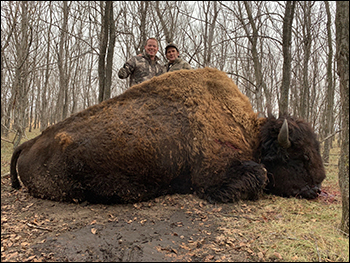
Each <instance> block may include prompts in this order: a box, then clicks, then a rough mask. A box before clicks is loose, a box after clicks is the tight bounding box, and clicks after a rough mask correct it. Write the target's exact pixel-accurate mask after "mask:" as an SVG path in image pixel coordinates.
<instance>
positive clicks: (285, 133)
mask: <svg viewBox="0 0 350 263" xmlns="http://www.w3.org/2000/svg"><path fill="white" fill-rule="evenodd" d="M278 143H279V144H280V145H281V146H282V147H283V148H285V149H287V148H289V147H290V141H289V130H288V122H287V119H284V122H283V125H282V127H281V130H280V133H279V134H278Z"/></svg>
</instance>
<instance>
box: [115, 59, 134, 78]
mask: <svg viewBox="0 0 350 263" xmlns="http://www.w3.org/2000/svg"><path fill="white" fill-rule="evenodd" d="M135 67H136V59H135V57H132V58H131V59H130V60H128V61H127V62H125V64H124V66H123V67H122V68H121V69H120V70H119V72H118V76H119V77H120V78H122V79H126V78H127V77H129V76H130V75H131V74H132V73H133V72H134V70H135Z"/></svg>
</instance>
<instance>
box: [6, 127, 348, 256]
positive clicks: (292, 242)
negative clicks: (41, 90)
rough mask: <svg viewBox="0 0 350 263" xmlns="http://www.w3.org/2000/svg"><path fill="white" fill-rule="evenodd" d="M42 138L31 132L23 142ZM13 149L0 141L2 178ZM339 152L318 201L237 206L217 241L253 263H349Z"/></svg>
mask: <svg viewBox="0 0 350 263" xmlns="http://www.w3.org/2000/svg"><path fill="white" fill-rule="evenodd" d="M39 133H40V132H39V131H38V130H36V131H34V132H31V133H27V138H25V139H23V141H25V140H27V139H30V138H33V137H35V136H36V135H38V134H39ZM10 139H11V138H10ZM12 150H13V145H12V144H10V143H8V142H5V141H2V143H1V175H2V176H3V175H4V174H7V173H9V163H10V158H11V154H12ZM339 153H340V149H339V148H334V149H332V150H331V155H330V165H329V166H326V172H327V178H326V179H325V181H324V183H323V192H322V194H321V196H320V197H319V198H318V199H317V200H312V201H308V200H304V199H295V198H281V197H277V196H271V195H265V196H264V197H263V198H262V199H261V200H259V201H255V202H239V203H238V204H235V205H232V211H231V212H229V213H228V214H224V215H222V214H218V217H219V218H218V219H219V221H220V222H221V227H220V230H221V231H222V235H221V236H219V240H217V241H220V242H224V243H225V244H226V245H227V246H230V247H232V249H235V250H238V251H246V252H248V253H249V254H250V259H249V260H252V261H268V262H270V261H282V262H286V261H289V262H298V261H321V262H324V261H327V262H348V261H349V238H348V236H347V235H344V234H343V233H342V232H341V231H340V229H339V223H340V220H341V209H342V207H341V196H340V191H339V186H338V166H337V164H338V159H339Z"/></svg>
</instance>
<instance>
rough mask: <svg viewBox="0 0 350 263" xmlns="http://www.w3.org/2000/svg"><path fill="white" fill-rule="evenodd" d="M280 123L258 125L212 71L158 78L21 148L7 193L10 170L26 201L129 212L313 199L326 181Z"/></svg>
mask: <svg viewBox="0 0 350 263" xmlns="http://www.w3.org/2000/svg"><path fill="white" fill-rule="evenodd" d="M285 117H286V118H287V119H288V123H290V125H289V128H288V126H287V128H286V129H284V130H286V131H287V132H288V130H290V134H287V136H281V135H280V133H279V131H280V129H281V126H282V123H283V120H284V118H279V119H275V118H274V117H272V116H270V117H269V118H258V117H257V113H254V111H253V109H252V106H251V104H250V102H249V100H248V98H247V97H246V96H244V95H243V94H242V93H241V92H240V91H239V89H238V88H237V86H236V85H235V84H234V83H233V81H232V80H231V79H230V78H228V77H227V76H226V74H225V73H224V72H221V71H218V70H216V69H210V68H205V69H197V70H180V71H177V72H171V73H166V74H163V75H161V76H159V77H154V78H152V79H151V80H149V81H146V82H143V83H141V84H138V85H135V86H133V87H131V88H130V89H129V90H127V91H125V92H124V93H123V94H121V95H119V96H117V97H114V98H112V99H109V100H107V101H104V102H102V103H100V104H98V105H95V106H92V107H90V108H88V109H86V110H83V111H81V112H79V113H77V114H74V115H72V116H71V117H69V118H67V119H65V120H63V121H61V122H59V123H57V124H55V125H52V126H51V127H49V128H47V129H46V130H45V131H43V132H42V134H41V135H39V136H37V137H36V138H34V139H32V140H30V141H27V142H25V143H23V144H22V145H20V146H19V147H18V148H17V149H16V150H15V151H14V153H13V156H12V160H11V179H12V186H13V187H14V188H16V189H18V188H20V182H19V179H18V176H17V170H18V174H19V177H20V179H21V181H22V183H23V184H24V185H25V186H26V187H27V188H28V191H29V193H30V194H32V195H33V196H35V197H40V198H45V199H51V200H56V201H70V202H71V201H84V200H88V201H90V202H100V203H130V202H139V201H145V200H148V199H151V198H154V197H157V196H160V195H164V194H172V193H191V192H195V193H196V194H198V195H199V196H200V197H201V198H205V199H207V200H208V201H210V202H233V201H237V200H241V199H250V200H255V199H257V198H259V196H260V194H261V193H262V192H263V190H264V188H265V186H266V187H267V188H266V189H265V190H267V191H269V192H271V193H274V194H278V195H282V196H300V197H305V198H313V197H315V195H314V194H312V191H314V192H316V193H317V191H318V190H319V187H320V184H321V182H322V180H323V179H324V178H325V174H324V169H323V164H322V160H321V157H320V155H319V149H318V142H317V141H316V138H315V136H314V133H313V132H312V130H311V128H310V127H309V126H308V125H307V124H305V123H304V122H302V121H300V120H294V119H293V118H291V117H287V116H285ZM300 127H301V128H300ZM282 130H283V129H282ZM304 132H305V134H304ZM283 134H284V133H283ZM279 138H284V139H285V138H287V140H288V141H287V142H288V143H286V144H280V143H279V142H278V140H279ZM281 145H282V146H281ZM286 145H287V146H288V147H286ZM296 151H297V152H296ZM306 155H307V159H306V157H305V156H306ZM16 166H17V167H16ZM265 166H266V168H267V170H268V172H267V171H266V169H265V168H264V167H265ZM267 175H268V177H269V178H268V177H267ZM310 189H314V190H310ZM316 195H317V194H316Z"/></svg>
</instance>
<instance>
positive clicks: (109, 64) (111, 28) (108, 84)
mask: <svg viewBox="0 0 350 263" xmlns="http://www.w3.org/2000/svg"><path fill="white" fill-rule="evenodd" d="M106 7H107V8H108V9H110V11H109V16H108V26H109V43H108V53H107V65H106V86H105V90H104V96H103V99H104V100H107V99H109V98H110V97H111V86H112V69H113V53H114V45H115V23H114V15H113V1H108V2H107V4H106Z"/></svg>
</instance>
